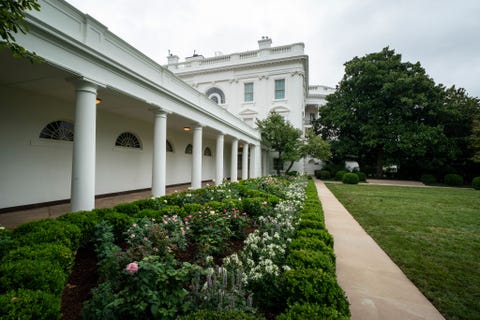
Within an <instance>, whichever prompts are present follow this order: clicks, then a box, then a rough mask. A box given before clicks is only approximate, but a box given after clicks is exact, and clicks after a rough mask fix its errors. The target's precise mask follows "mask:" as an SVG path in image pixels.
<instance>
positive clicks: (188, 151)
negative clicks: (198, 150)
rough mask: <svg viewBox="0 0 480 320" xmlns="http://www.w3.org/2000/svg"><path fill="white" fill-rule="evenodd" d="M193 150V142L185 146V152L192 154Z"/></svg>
mask: <svg viewBox="0 0 480 320" xmlns="http://www.w3.org/2000/svg"><path fill="white" fill-rule="evenodd" d="M192 151H193V146H192V145H191V144H188V145H187V147H186V148H185V153H186V154H192Z"/></svg>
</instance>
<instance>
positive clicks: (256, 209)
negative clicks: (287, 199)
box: [243, 198, 271, 217]
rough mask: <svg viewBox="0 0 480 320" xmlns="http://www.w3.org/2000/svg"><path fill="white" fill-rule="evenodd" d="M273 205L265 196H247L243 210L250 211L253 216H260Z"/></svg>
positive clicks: (249, 213)
mask: <svg viewBox="0 0 480 320" xmlns="http://www.w3.org/2000/svg"><path fill="white" fill-rule="evenodd" d="M270 208H271V205H270V204H269V203H268V201H266V200H265V198H246V199H243V211H245V212H246V213H248V215H249V216H251V217H258V216H261V215H264V214H265V212H266V211H267V210H270Z"/></svg>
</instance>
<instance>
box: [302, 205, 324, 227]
mask: <svg viewBox="0 0 480 320" xmlns="http://www.w3.org/2000/svg"><path fill="white" fill-rule="evenodd" d="M307 202H308V200H307V201H305V204H307ZM313 203H314V204H315V202H313ZM309 206H310V205H309ZM306 209H307V205H305V209H304V211H309V210H306ZM300 219H308V220H315V221H320V222H322V223H323V215H321V214H319V213H317V212H306V213H303V212H302V213H301V214H300Z"/></svg>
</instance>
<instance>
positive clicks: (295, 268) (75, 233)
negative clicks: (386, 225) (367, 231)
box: [0, 177, 349, 319]
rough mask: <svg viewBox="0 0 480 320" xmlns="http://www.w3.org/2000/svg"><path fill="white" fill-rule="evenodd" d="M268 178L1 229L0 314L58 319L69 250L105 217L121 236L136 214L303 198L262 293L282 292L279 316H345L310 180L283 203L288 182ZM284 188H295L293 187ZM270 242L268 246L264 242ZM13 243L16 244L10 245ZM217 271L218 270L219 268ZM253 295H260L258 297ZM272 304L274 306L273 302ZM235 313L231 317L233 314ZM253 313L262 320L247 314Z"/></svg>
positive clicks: (262, 205)
mask: <svg viewBox="0 0 480 320" xmlns="http://www.w3.org/2000/svg"><path fill="white" fill-rule="evenodd" d="M269 179H273V178H269V177H264V178H260V179H253V180H245V181H242V182H241V183H238V184H227V185H224V186H221V187H209V188H204V189H199V190H195V191H187V192H184V193H178V194H173V195H169V196H165V197H162V198H157V199H146V200H139V201H135V202H134V203H131V204H123V205H119V206H117V207H115V208H113V209H96V210H93V211H91V212H75V213H68V214H65V215H63V216H62V217H61V218H59V219H56V220H53V219H46V220H41V221H36V222H31V223H27V224H25V225H22V226H20V227H19V228H17V229H16V230H14V231H13V232H11V231H9V230H0V253H1V255H0V270H1V271H2V272H1V273H0V274H1V277H0V284H1V285H0V302H1V303H0V305H1V306H0V318H2V319H17V317H18V316H19V315H21V316H22V318H35V319H59V318H60V317H61V314H60V297H61V292H62V290H63V287H64V286H65V284H66V279H67V278H68V275H69V273H70V271H71V267H72V265H73V261H74V257H75V253H76V251H77V250H78V248H79V247H80V246H84V245H86V244H88V243H90V242H92V241H93V240H94V239H95V230H97V226H98V225H99V224H100V223H102V222H105V223H108V224H109V225H110V226H111V228H112V229H111V230H112V231H111V232H112V233H111V234H112V236H113V237H114V238H115V239H116V240H120V239H123V237H124V232H125V230H126V229H127V228H128V226H131V225H132V223H134V222H135V221H137V220H138V219H139V218H149V219H153V220H154V219H161V218H162V217H164V216H172V214H173V213H175V214H180V216H181V218H185V217H188V216H189V215H191V214H192V213H193V212H198V211H199V209H201V210H210V211H211V210H222V209H223V210H231V209H232V208H235V207H243V208H242V209H243V210H245V211H246V212H248V213H249V215H251V216H252V217H257V218H258V217H263V216H265V214H269V212H271V210H272V208H273V207H274V206H276V205H279V204H280V205H281V208H280V207H278V208H279V209H278V210H280V211H279V212H283V213H282V214H286V213H287V212H290V211H289V210H292V209H290V208H294V207H295V206H297V205H302V203H303V205H304V209H303V211H302V213H301V214H300V218H301V222H300V223H299V224H298V225H297V232H296V236H295V237H294V238H293V240H290V241H291V243H290V246H289V247H288V249H287V251H286V252H290V253H289V254H288V256H287V257H286V259H285V258H283V259H281V260H279V261H284V262H283V263H286V262H287V261H288V263H290V264H291V265H292V266H291V267H290V266H289V267H287V266H285V270H283V271H282V273H281V275H280V277H274V278H272V279H270V280H268V279H265V280H262V281H266V282H265V283H264V284H267V283H269V284H271V280H273V279H277V278H278V281H279V282H278V284H277V285H278V286H279V287H277V289H278V291H277V292H275V290H274V291H273V292H270V293H268V292H266V293H267V295H265V296H264V299H263V301H262V302H268V301H270V300H274V298H276V296H275V295H281V298H282V299H285V303H287V304H288V307H287V309H286V310H285V312H284V313H283V314H282V315H280V316H279V317H278V319H300V318H298V317H295V316H294V314H295V313H296V312H297V313H299V314H305V315H307V314H313V313H315V312H316V313H317V314H316V315H318V314H319V313H320V314H324V315H325V316H327V317H329V319H348V316H349V311H348V302H346V298H345V296H344V294H343V291H342V290H341V289H340V287H338V284H337V283H336V277H335V259H334V254H333V250H332V247H333V239H332V237H331V236H330V235H329V234H328V232H327V231H326V230H325V227H324V222H323V216H322V214H321V206H320V203H319V201H318V197H317V195H316V189H315V185H314V184H313V182H312V180H310V181H309V184H308V187H307V191H306V192H307V198H306V200H305V201H304V202H303V201H302V203H297V204H294V203H295V201H298V200H293V202H292V203H290V202H288V201H287V202H281V198H283V197H285V194H283V193H284V192H285V191H284V189H283V188H284V187H285V186H288V185H289V182H288V181H285V182H284V181H282V182H277V181H269ZM229 187H231V188H229ZM292 190H293V189H292ZM288 192H294V193H295V191H288ZM290 198H291V199H298V197H296V196H294V197H293V198H292V197H291V196H290ZM289 201H290V200H289ZM292 205H293V207H292ZM204 208H205V209H204ZM213 208H215V209H213ZM210 211H209V212H210ZM275 219H277V218H275ZM268 221H270V220H268V219H267V220H265V221H264V222H262V223H263V224H265V223H266V226H269V225H270V224H271V223H272V222H273V224H272V225H271V226H272V227H275V225H276V224H278V223H280V224H281V223H284V222H274V221H276V220H272V221H271V222H268ZM285 223H289V222H285ZM273 230H274V229H272V234H271V235H270V236H268V237H267V238H266V239H272V240H269V241H274V242H272V243H275V241H276V240H275V239H276V238H275V237H276V234H275V236H274V234H273ZM97 236H98V234H97ZM252 239H253V238H252ZM261 241H263V240H261ZM46 243H48V245H47V244H46ZM39 244H40V245H39ZM42 244H43V245H42ZM270 246H271V245H268V247H269V248H270ZM13 248H16V249H15V250H12V249H13ZM279 248H280V247H279ZM279 252H281V251H279ZM2 256H3V257H2ZM268 261H270V260H269V259H266V260H261V259H260V260H258V262H257V263H258V265H259V266H261V265H262V264H263V263H265V262H268ZM280 263H282V262H280ZM288 263H287V265H288ZM28 265H31V266H37V268H29V267H28ZM145 266H147V265H145ZM186 267H187V269H188V268H190V267H188V266H186ZM264 267H265V268H267V269H265V270H268V268H269V266H268V265H265V266H264ZM187 269H185V270H187ZM18 270H22V272H18ZM274 270H275V268H274ZM14 271H17V272H14ZM304 271H307V273H309V274H310V272H312V274H313V273H314V272H315V274H317V275H319V276H318V277H317V278H318V279H317V278H315V279H317V280H318V281H320V282H319V283H318V284H320V283H322V285H321V286H320V287H319V288H318V290H317V289H315V288H314V289H313V291H311V285H310V284H309V283H310V282H311V281H309V280H308V278H305V277H302V276H301V274H302V272H304ZM127 272H129V271H128V270H127ZM185 272H186V271H185ZM215 272H221V270H219V271H215ZM252 272H253V270H252ZM273 274H274V273H272V275H273ZM220 275H221V274H219V276H220ZM252 275H254V274H252ZM315 279H313V280H315ZM313 280H312V281H313ZM317 280H315V281H317ZM327 280H328V281H327ZM275 281H277V280H275ZM253 283H254V282H253ZM262 283H263V282H262ZM262 286H263V284H262ZM309 288H310V289H309ZM272 294H273V295H272ZM293 295H294V296H293ZM279 297H280V296H279ZM259 299H260V300H262V298H261V297H259ZM271 302H272V303H273V304H275V301H271ZM37 304H39V305H37ZM280 305H281V304H280ZM277 307H278V306H277ZM282 308H284V307H282ZM319 310H320V311H319ZM277 312H282V309H277ZM210 314H216V315H210ZM250 315H251V314H248V316H243V315H242V311H239V310H237V311H232V312H231V313H229V312H226V311H222V312H218V314H217V312H214V311H205V310H204V311H198V312H197V317H195V316H193V315H192V316H193V317H194V318H195V319H197V318H198V317H200V318H198V319H202V317H205V319H207V318H208V319H236V318H238V319H240V318H242V319H247V318H248V317H250ZM233 316H235V317H234V318H232V317H233ZM185 319H190V318H185ZM248 319H250V318H248ZM251 319H262V318H261V317H258V316H256V315H251Z"/></svg>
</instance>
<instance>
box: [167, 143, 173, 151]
mask: <svg viewBox="0 0 480 320" xmlns="http://www.w3.org/2000/svg"><path fill="white" fill-rule="evenodd" d="M167 152H173V146H172V144H171V143H170V141H168V140H167Z"/></svg>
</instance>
